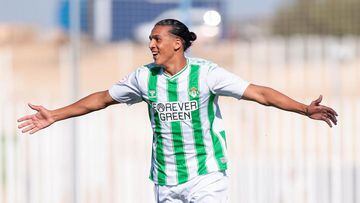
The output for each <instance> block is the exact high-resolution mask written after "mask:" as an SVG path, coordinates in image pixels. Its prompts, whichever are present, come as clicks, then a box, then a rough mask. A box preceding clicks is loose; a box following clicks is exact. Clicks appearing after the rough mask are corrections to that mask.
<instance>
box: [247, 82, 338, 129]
mask: <svg viewBox="0 0 360 203" xmlns="http://www.w3.org/2000/svg"><path fill="white" fill-rule="evenodd" d="M243 99H245V100H250V101H255V102H258V103H260V104H263V105H265V106H274V107H277V108H279V109H283V110H286V111H291V112H295V113H299V114H302V115H305V116H308V117H309V118H312V119H315V120H322V121H325V122H326V123H327V124H328V125H329V126H330V127H332V123H333V124H335V125H336V124H337V119H336V116H337V115H338V114H337V113H336V112H335V111H334V110H333V109H332V108H330V107H327V106H323V105H320V102H321V100H322V96H320V97H319V98H318V99H316V100H315V101H313V102H311V104H310V105H305V104H302V103H300V102H297V101H295V100H293V99H291V98H289V97H288V96H286V95H284V94H282V93H280V92H278V91H276V90H274V89H271V88H269V87H263V86H258V85H253V84H250V85H249V86H248V87H247V88H246V90H245V92H244V95H243Z"/></svg>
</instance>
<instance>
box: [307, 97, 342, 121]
mask: <svg viewBox="0 0 360 203" xmlns="http://www.w3.org/2000/svg"><path fill="white" fill-rule="evenodd" d="M321 100H322V95H320V96H319V98H318V99H317V100H315V101H313V102H311V104H310V105H309V106H307V108H306V115H307V116H308V117H310V118H312V119H315V120H323V121H325V122H326V123H327V124H328V125H329V126H330V127H332V124H331V123H333V124H335V125H336V124H337V119H336V116H338V114H337V113H336V112H335V111H334V110H333V109H332V108H330V107H327V106H323V105H320V102H321Z"/></svg>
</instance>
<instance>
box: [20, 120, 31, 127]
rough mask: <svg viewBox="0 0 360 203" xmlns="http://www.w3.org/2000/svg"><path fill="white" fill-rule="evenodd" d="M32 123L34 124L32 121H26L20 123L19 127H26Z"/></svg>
mask: <svg viewBox="0 0 360 203" xmlns="http://www.w3.org/2000/svg"><path fill="white" fill-rule="evenodd" d="M31 124H33V122H32V121H26V122H24V123H22V124H20V125H19V126H18V128H19V129H20V128H23V127H26V126H28V125H31Z"/></svg>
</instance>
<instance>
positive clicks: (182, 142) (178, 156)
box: [109, 58, 249, 185]
mask: <svg viewBox="0 0 360 203" xmlns="http://www.w3.org/2000/svg"><path fill="white" fill-rule="evenodd" d="M248 84H249V83H248V82H246V81H244V80H242V79H240V78H239V77H237V76H236V75H234V74H232V73H230V72H228V71H226V70H225V69H223V68H220V67H219V66H218V65H216V64H214V63H212V62H210V61H207V60H204V59H197V58H187V65H186V67H184V68H183V69H182V70H181V71H180V72H178V73H177V74H176V75H173V76H169V75H167V74H166V73H165V72H164V70H163V68H162V67H159V66H157V65H156V64H149V65H146V66H143V67H140V68H138V69H137V70H135V71H134V72H133V73H131V74H129V75H128V76H127V77H126V78H124V79H123V80H122V81H120V82H119V83H117V84H115V85H113V86H112V87H111V88H110V89H109V93H110V95H111V97H113V99H115V100H116V101H118V102H120V103H127V104H134V103H138V102H141V101H145V102H146V103H148V107H149V117H150V121H151V126H152V129H153V145H152V165H151V172H150V179H152V180H153V181H154V182H155V184H159V185H177V184H181V183H185V182H187V181H188V180H190V179H192V178H194V177H196V176H198V175H203V174H207V173H210V172H213V171H224V170H226V169H227V156H226V139H225V131H224V128H223V123H222V118H221V113H220V109H219V106H218V97H219V96H232V97H235V98H237V99H240V98H241V97H242V95H243V93H244V91H245V89H246V88H247V86H248Z"/></svg>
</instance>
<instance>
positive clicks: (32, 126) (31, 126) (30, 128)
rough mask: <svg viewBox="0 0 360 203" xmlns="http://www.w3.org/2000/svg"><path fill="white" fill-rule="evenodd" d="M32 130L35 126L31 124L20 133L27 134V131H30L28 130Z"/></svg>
mask: <svg viewBox="0 0 360 203" xmlns="http://www.w3.org/2000/svg"><path fill="white" fill-rule="evenodd" d="M34 128H35V125H34V124H32V125H30V126H28V127H27V128H25V129H24V130H22V131H21V132H22V133H26V132H28V131H30V130H32V129H34Z"/></svg>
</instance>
